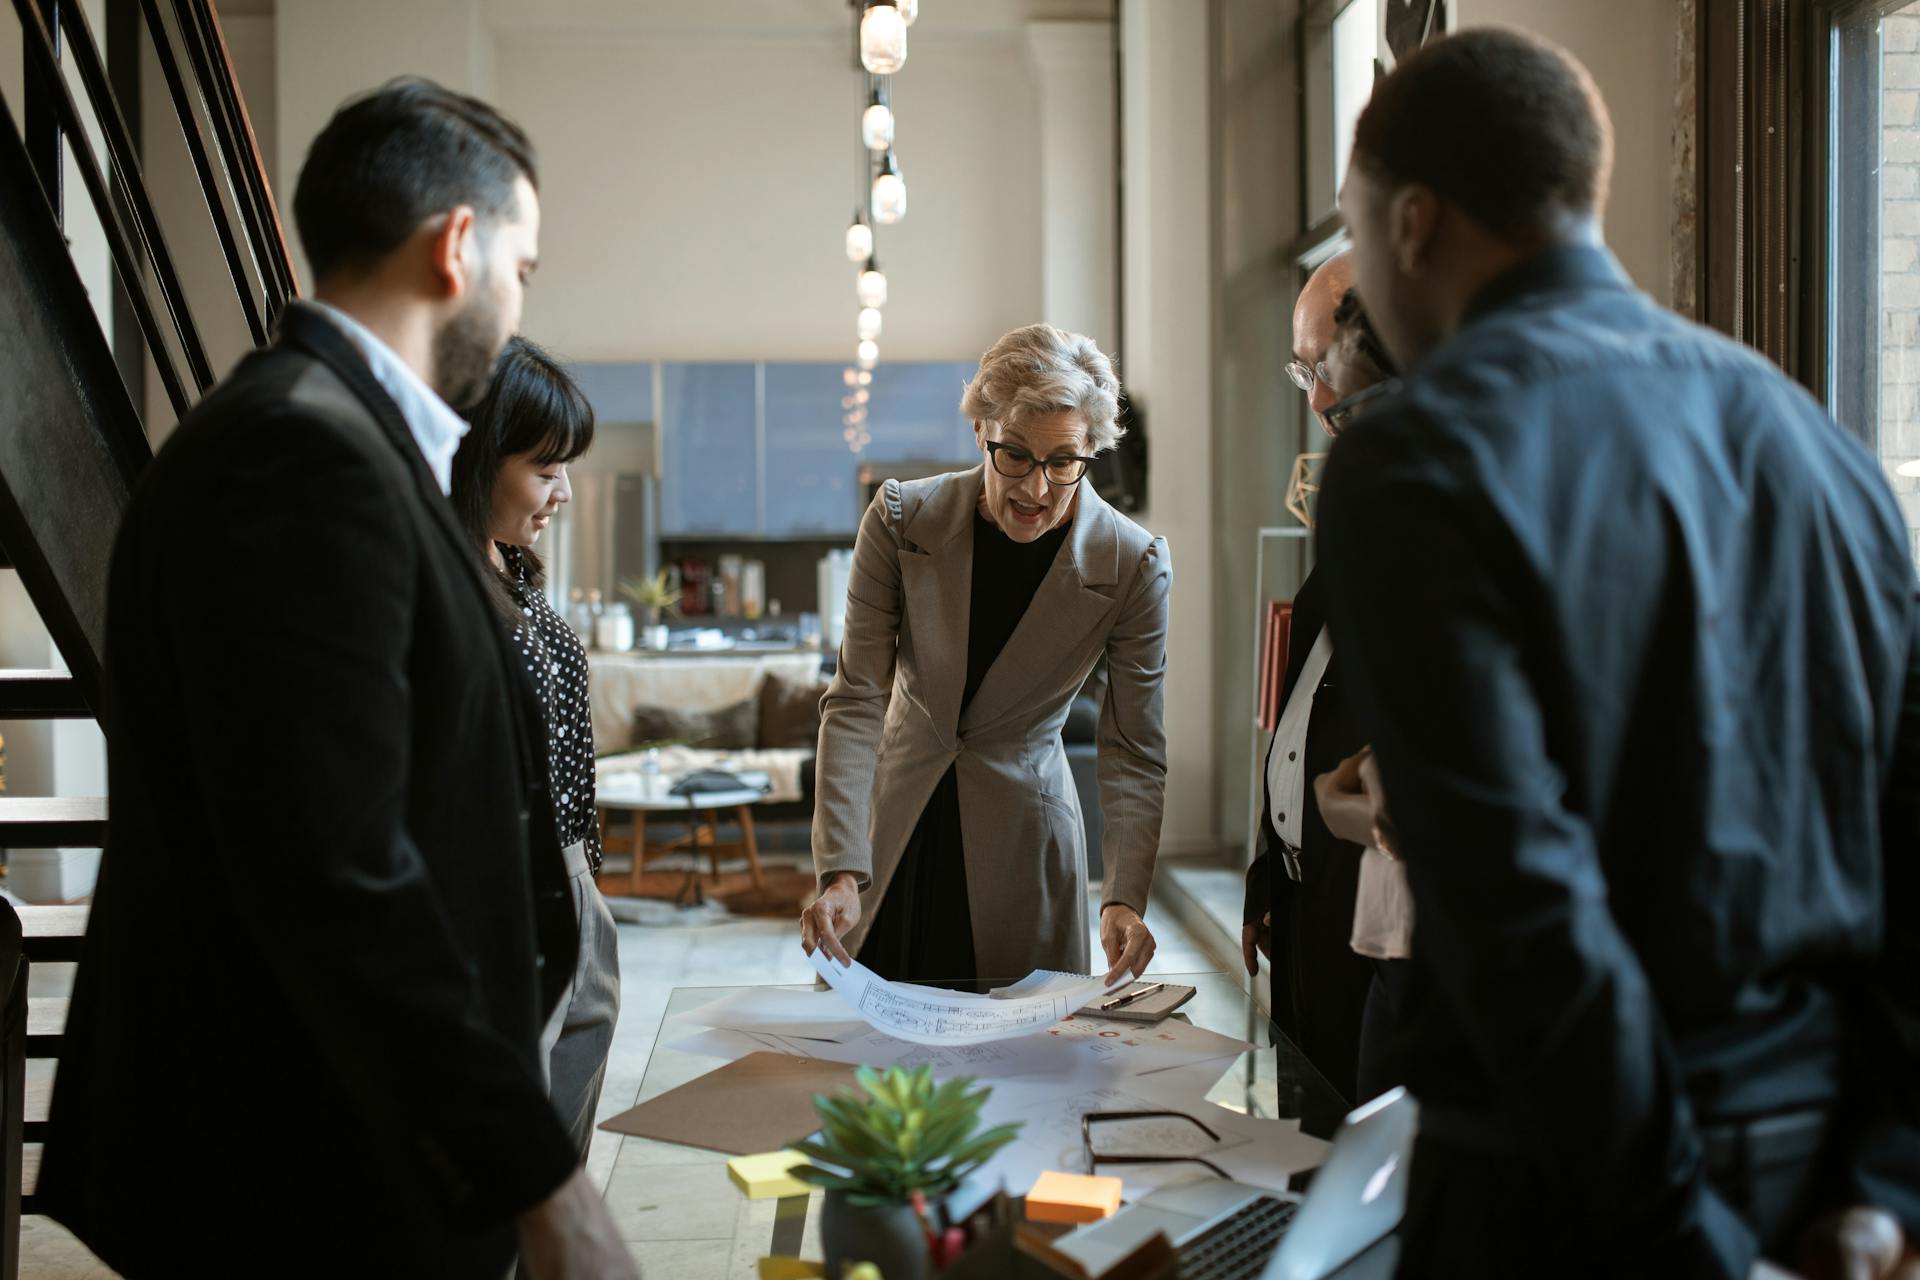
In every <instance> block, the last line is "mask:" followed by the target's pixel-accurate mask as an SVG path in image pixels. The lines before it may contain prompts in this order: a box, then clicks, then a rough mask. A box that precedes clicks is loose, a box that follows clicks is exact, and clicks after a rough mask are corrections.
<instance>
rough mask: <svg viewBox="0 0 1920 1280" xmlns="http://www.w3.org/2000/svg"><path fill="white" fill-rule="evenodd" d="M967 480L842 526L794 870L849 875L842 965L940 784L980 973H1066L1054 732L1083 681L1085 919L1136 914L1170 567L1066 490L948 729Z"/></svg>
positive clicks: (912, 485)
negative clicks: (840, 603)
mask: <svg viewBox="0 0 1920 1280" xmlns="http://www.w3.org/2000/svg"><path fill="white" fill-rule="evenodd" d="M981 484H982V471H981V468H980V467H975V468H973V469H972V470H970V471H961V472H956V473H954V474H951V475H943V476H934V477H931V478H929V479H925V480H908V481H893V480H889V481H887V482H886V484H885V485H883V486H882V488H881V491H880V493H879V494H877V495H876V496H875V498H874V501H873V505H872V506H871V507H869V508H868V510H867V514H866V516H865V518H864V519H863V520H862V521H861V523H860V535H859V539H858V541H856V543H855V544H854V549H853V572H852V575H851V577H850V578H849V580H848V586H847V622H846V631H845V635H844V638H843V640H842V642H841V645H840V667H839V671H838V672H837V673H836V674H835V675H834V678H833V683H832V684H831V685H830V686H829V687H828V689H827V692H826V695H825V696H824V697H823V698H822V699H821V701H820V751H819V758H818V760H817V762H816V765H815V772H816V802H815V808H814V819H813V865H814V869H815V870H816V871H817V872H818V873H819V875H820V876H821V877H822V880H823V881H824V879H825V878H826V877H827V876H830V875H832V874H834V873H836V872H840V871H851V872H853V873H854V875H855V877H856V878H857V880H858V883H859V887H860V914H861V919H860V924H859V925H858V926H857V927H856V928H855V929H854V930H853V931H852V933H850V934H849V935H848V937H847V938H846V940H845V941H846V943H847V947H848V949H849V950H851V951H855V952H857V951H858V948H859V946H860V943H861V940H862V939H863V938H864V937H865V936H866V931H867V928H868V926H869V925H870V924H871V923H872V921H873V918H874V913H875V911H876V910H877V909H878V908H879V905H880V900H881V899H882V898H883V897H884V896H885V894H886V892H887V884H888V882H889V881H890V880H891V879H892V878H893V871H894V868H895V867H896V866H898V865H899V862H900V855H901V853H902V852H903V851H904V850H905V848H906V844H907V839H908V837H909V836H911V835H912V834H913V829H914V826H915V824H916V823H918V822H919V820H920V814H921V811H922V810H923V809H924V808H925V807H926V803H927V798H928V797H929V796H930V795H932V794H933V789H934V787H935V786H936V785H937V784H938V783H939V781H940V779H941V777H942V776H944V775H945V773H946V771H947V767H948V766H949V765H956V764H957V766H958V772H959V784H960V809H961V812H962V813H963V814H964V815H965V824H964V837H965V849H966V863H967V897H968V899H969V902H970V905H971V907H972V911H973V946H974V955H975V958H976V959H977V961H978V963H979V968H980V975H981V976H982V977H988V978H1017V977H1020V976H1022V975H1024V974H1025V973H1026V972H1027V971H1028V970H1030V969H1035V968H1042V969H1062V970H1067V971H1070V972H1075V973H1085V972H1086V971H1087V969H1088V955H1087V891H1086V885H1087V857H1086V828H1085V826H1084V825H1083V824H1082V822H1081V818H1080V802H1079V798H1078V796H1077V794H1076V793H1075V791H1074V787H1073V779H1072V777H1071V775H1070V774H1069V773H1068V770H1067V756H1066V749H1065V747H1064V746H1063V745H1062V743H1061V740H1060V729H1061V726H1062V725H1063V724H1065V722H1066V718H1067V709H1068V707H1069V706H1070V705H1071V703H1072V701H1073V697H1074V695H1075V694H1076V693H1078V692H1079V690H1080V686H1081V685H1082V684H1083V683H1084V682H1085V681H1086V678H1087V675H1088V673H1089V672H1091V671H1092V670H1093V666H1094V663H1095V662H1096V661H1098V660H1099V658H1100V657H1101V655H1102V654H1104V655H1105V656H1106V658H1107V665H1108V671H1109V682H1108V689H1107V696H1106V705H1105V706H1104V708H1103V709H1102V710H1101V713H1100V731H1099V749H1100V762H1099V778H1100V805H1101V809H1102V811H1103V814H1104V817H1105V819H1106V835H1105V840H1104V842H1103V852H1104V855H1105V862H1106V884H1105V885H1104V886H1103V889H1102V896H1101V902H1102V905H1105V904H1107V903H1113V902H1119V903H1124V904H1126V905H1127V906H1130V907H1132V908H1133V909H1134V910H1136V911H1138V912H1141V913H1142V914H1145V912H1146V906H1147V889H1148V887H1149V886H1150V885H1151V884H1152V881H1153V865H1154V859H1155V857H1156V856H1157V854H1158V852H1159V847H1160V813H1161V807H1162V801H1163V799H1164V796H1165V791H1166V780H1167V748H1166V734H1165V732H1164V730H1163V729H1162V726H1161V685H1162V683H1163V679H1164V677H1165V675H1166V667H1167V594H1168V590H1169V587H1170V584H1171V582H1172V577H1173V567H1172V562H1171V560H1170V558H1169V556H1168V552H1167V544H1166V540H1165V539H1164V538H1156V537H1154V536H1153V535H1151V534H1149V533H1148V532H1147V531H1146V530H1144V529H1142V528H1141V527H1140V526H1138V525H1136V524H1134V523H1133V522H1132V521H1131V520H1128V519H1127V518H1126V517H1125V516H1122V515H1121V514H1119V513H1118V512H1116V511H1115V510H1113V508H1111V507H1109V506H1108V505H1107V504H1106V503H1105V502H1103V501H1102V500H1101V499H1100V496H1099V495H1098V494H1096V493H1095V492H1094V491H1093V486H1092V485H1090V484H1088V483H1086V482H1085V481H1082V482H1081V485H1080V494H1079V498H1078V504H1077V509H1076V511H1075V513H1074V517H1073V524H1072V531H1071V532H1070V533H1069V534H1068V536H1067V541H1066V544H1065V546H1063V547H1062V548H1061V552H1060V555H1059V556H1058V558H1057V559H1055V561H1054V563H1053V567H1052V569H1051V570H1050V571H1049V572H1048V574H1047V576H1046V578H1044V579H1043V580H1042V581H1041V583H1040V588H1039V590H1038V591H1036V592H1035V593H1034V597H1033V603H1032V605H1030V606H1029V607H1028V609H1027V612H1026V616H1025V617H1023V618H1022V619H1021V621H1020V624H1019V626H1018V627H1016V628H1015V630H1014V633H1013V635H1012V637H1011V638H1010V639H1008V641H1007V647H1006V648H1005V649H1004V650H1002V651H1001V654H1000V657H999V660H998V661H996V662H995V663H994V665H993V667H992V668H991V669H990V670H989V671H988V672H987V674H986V677H985V679H984V680H983V682H982V683H981V685H980V689H979V691H978V692H977V693H976V694H975V695H974V698H973V702H972V703H971V704H969V706H968V707H967V710H966V714H965V715H962V714H960V695H961V692H962V690H963V688H964V686H965V683H966V676H967V615H968V610H969V605H970V593H971V590H972V582H973V537H972V526H973V513H974V510H975V507H976V506H977V505H978V503H979V499H980V489H981Z"/></svg>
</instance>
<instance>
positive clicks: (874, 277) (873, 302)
mask: <svg viewBox="0 0 1920 1280" xmlns="http://www.w3.org/2000/svg"><path fill="white" fill-rule="evenodd" d="M854 292H855V293H857V294H859V295H860V305H861V306H863V307H873V308H875V309H878V308H880V307H884V306H886V305H887V277H886V276H885V275H883V274H882V273H881V271H880V267H879V264H878V263H876V262H874V260H873V259H872V258H868V259H867V269H866V270H865V271H862V272H861V273H860V279H859V280H858V281H856V282H855V284H854Z"/></svg>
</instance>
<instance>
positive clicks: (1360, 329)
mask: <svg viewBox="0 0 1920 1280" xmlns="http://www.w3.org/2000/svg"><path fill="white" fill-rule="evenodd" d="M1333 327H1334V328H1335V329H1348V328H1350V329H1352V330H1353V343H1354V345H1355V346H1356V347H1358V348H1359V349H1360V354H1361V355H1363V356H1365V357H1366V358H1367V359H1369V360H1371V361H1372V362H1373V367H1374V368H1376V369H1378V370H1379V371H1380V373H1381V376H1383V377H1388V378H1392V377H1396V376H1398V375H1399V373H1400V368H1399V366H1398V365H1396V364H1394V362H1393V357H1392V356H1390V355H1388V354H1387V348H1386V345H1385V344H1384V343H1382V342H1381V341H1380V335H1379V334H1377V333H1375V332H1374V330H1373V321H1372V320H1370V319H1368V318H1367V309H1366V307H1365V306H1364V305H1362V303H1361V301H1360V291H1359V290H1357V289H1351V288H1350V289H1348V290H1347V291H1346V292H1345V293H1343V294H1341V295H1340V305H1339V306H1337V307H1335V308H1334V309H1333Z"/></svg>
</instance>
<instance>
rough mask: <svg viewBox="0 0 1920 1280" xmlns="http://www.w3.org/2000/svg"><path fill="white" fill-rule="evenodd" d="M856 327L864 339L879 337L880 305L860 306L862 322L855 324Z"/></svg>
mask: <svg viewBox="0 0 1920 1280" xmlns="http://www.w3.org/2000/svg"><path fill="white" fill-rule="evenodd" d="M855 328H856V329H857V330H858V332H859V334H860V337H861V338H862V339H873V338H877V337H879V336H880V308H878V307H862V308H860V322H859V324H858V325H856V326H855Z"/></svg>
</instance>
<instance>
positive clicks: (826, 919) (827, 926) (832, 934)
mask: <svg viewBox="0 0 1920 1280" xmlns="http://www.w3.org/2000/svg"><path fill="white" fill-rule="evenodd" d="M854 884H855V880H854V877H853V872H851V871H842V872H839V873H837V874H836V875H835V876H834V877H833V878H832V879H831V880H829V881H827V887H826V888H825V889H822V890H821V891H820V896H819V897H817V898H815V899H814V900H813V905H812V906H810V907H808V908H807V909H806V910H805V911H802V912H801V913H800V945H801V947H802V948H804V949H805V951H806V953H807V954H808V955H812V954H813V949H814V948H815V947H825V948H826V949H827V954H828V955H830V956H832V957H833V958H834V959H835V960H838V961H839V962H840V963H841V964H852V963H853V957H852V956H851V955H849V954H847V949H846V948H845V947H843V946H841V945H840V939H841V938H843V937H845V936H846V933H847V930H849V929H851V928H853V927H854V926H855V925H857V924H859V923H860V892H859V890H857V889H855V888H854Z"/></svg>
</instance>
